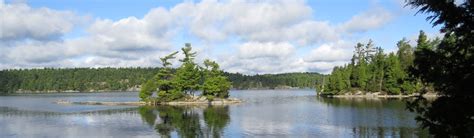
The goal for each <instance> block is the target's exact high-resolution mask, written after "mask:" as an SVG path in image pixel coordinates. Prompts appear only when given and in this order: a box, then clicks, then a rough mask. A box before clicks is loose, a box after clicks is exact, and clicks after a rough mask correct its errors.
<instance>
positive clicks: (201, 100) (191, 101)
mask: <svg viewBox="0 0 474 138" xmlns="http://www.w3.org/2000/svg"><path fill="white" fill-rule="evenodd" d="M241 102H242V101H241V100H239V99H237V98H227V99H221V98H214V99H213V100H208V99H207V98H206V97H203V96H190V97H188V98H186V99H184V100H180V101H171V102H162V103H157V104H158V105H231V104H238V103H241ZM54 103H56V104H64V105H72V104H79V105H109V106H143V105H152V104H150V103H147V102H142V101H139V102H101V101H84V102H71V101H65V100H59V101H55V102H54Z"/></svg>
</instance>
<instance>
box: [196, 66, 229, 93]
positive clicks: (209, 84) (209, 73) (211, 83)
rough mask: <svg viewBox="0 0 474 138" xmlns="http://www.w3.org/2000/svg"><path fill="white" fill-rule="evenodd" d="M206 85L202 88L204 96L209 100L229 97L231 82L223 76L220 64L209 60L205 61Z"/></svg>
mask: <svg viewBox="0 0 474 138" xmlns="http://www.w3.org/2000/svg"><path fill="white" fill-rule="evenodd" d="M204 66H205V69H204V71H203V72H204V83H203V86H202V95H204V96H207V97H208V99H213V98H214V97H218V98H227V97H229V89H230V87H231V83H230V81H229V80H228V79H227V77H225V76H224V75H223V72H222V70H220V69H219V64H217V63H216V62H214V61H211V60H209V59H206V60H205V61H204Z"/></svg>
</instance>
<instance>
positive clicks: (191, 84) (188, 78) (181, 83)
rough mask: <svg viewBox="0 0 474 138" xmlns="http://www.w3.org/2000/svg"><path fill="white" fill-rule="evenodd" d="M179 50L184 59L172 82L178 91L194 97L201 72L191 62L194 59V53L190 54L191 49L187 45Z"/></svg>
mask: <svg viewBox="0 0 474 138" xmlns="http://www.w3.org/2000/svg"><path fill="white" fill-rule="evenodd" d="M181 50H182V51H183V54H184V58H183V59H181V60H180V61H181V62H182V63H183V64H181V67H179V68H178V69H177V71H176V75H175V77H174V78H173V82H174V83H175V85H176V89H177V90H178V91H183V92H184V93H185V94H193V95H194V92H195V91H196V90H199V89H200V81H201V71H200V70H199V66H198V65H196V63H194V61H193V60H194V58H195V57H196V52H191V50H192V48H191V45H190V44H188V43H187V44H186V46H185V47H184V48H182V49H181Z"/></svg>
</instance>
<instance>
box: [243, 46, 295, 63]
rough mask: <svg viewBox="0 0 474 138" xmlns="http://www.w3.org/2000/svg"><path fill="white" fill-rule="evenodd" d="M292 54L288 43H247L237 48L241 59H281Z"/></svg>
mask: <svg viewBox="0 0 474 138" xmlns="http://www.w3.org/2000/svg"><path fill="white" fill-rule="evenodd" d="M293 52H294V47H293V45H291V44H290V43H272V42H267V43H258V42H248V43H244V44H242V45H241V46H239V55H240V57H241V58H251V59H252V58H283V57H287V56H289V55H290V54H292V53H293Z"/></svg>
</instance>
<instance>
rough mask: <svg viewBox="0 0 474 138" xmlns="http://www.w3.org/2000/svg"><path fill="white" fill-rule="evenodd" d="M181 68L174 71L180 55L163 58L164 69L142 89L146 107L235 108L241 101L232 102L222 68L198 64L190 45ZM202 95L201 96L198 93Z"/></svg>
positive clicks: (215, 65) (184, 49)
mask: <svg viewBox="0 0 474 138" xmlns="http://www.w3.org/2000/svg"><path fill="white" fill-rule="evenodd" d="M181 50H182V53H183V55H184V57H183V59H180V60H179V61H180V62H181V63H182V64H181V66H180V67H178V68H176V69H173V68H171V66H172V62H171V61H170V60H172V59H175V58H176V57H175V56H176V54H178V51H176V52H173V53H171V54H169V55H167V56H165V57H162V58H160V60H161V62H162V66H163V68H162V69H161V70H159V72H158V73H157V74H156V75H155V76H154V77H153V78H152V79H150V80H148V81H146V82H145V83H144V84H142V86H141V90H140V93H139V97H140V99H141V101H142V102H144V103H145V104H146V105H163V104H164V105H193V104H211V105H217V104H220V105H222V104H234V103H240V102H241V101H240V100H238V99H235V98H229V89H230V87H231V82H230V81H229V79H228V78H227V77H226V76H224V72H223V71H222V70H221V69H220V68H219V64H217V63H216V62H215V61H211V60H209V59H206V60H204V63H203V65H204V67H201V66H199V65H198V64H196V63H195V62H194V58H195V57H196V52H193V51H192V47H191V44H189V43H186V44H185V47H184V48H182V49H181ZM197 91H200V92H201V93H200V96H195V93H196V92H197Z"/></svg>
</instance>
